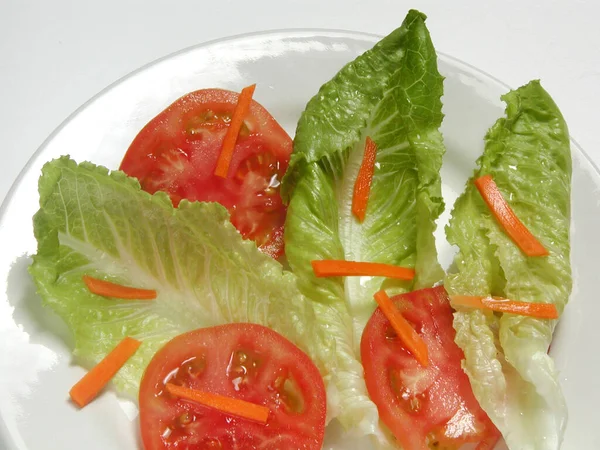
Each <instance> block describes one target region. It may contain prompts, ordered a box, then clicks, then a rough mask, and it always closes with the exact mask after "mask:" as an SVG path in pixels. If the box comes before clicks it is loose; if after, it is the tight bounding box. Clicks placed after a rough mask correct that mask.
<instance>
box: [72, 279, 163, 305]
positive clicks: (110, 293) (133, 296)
mask: <svg viewBox="0 0 600 450" xmlns="http://www.w3.org/2000/svg"><path fill="white" fill-rule="evenodd" d="M83 281H84V283H85V284H86V285H87V287H88V289H89V290H90V292H91V293H92V294H97V295H102V296H104V297H115V298H123V299H127V300H152V299H155V298H156V291H155V290H154V289H139V288H132V287H128V286H123V285H120V284H116V283H111V282H110V281H104V280H98V279H97V278H93V277H90V276H89V275H84V276H83Z"/></svg>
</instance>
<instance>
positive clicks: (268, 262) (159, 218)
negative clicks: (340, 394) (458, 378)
mask: <svg viewBox="0 0 600 450" xmlns="http://www.w3.org/2000/svg"><path fill="white" fill-rule="evenodd" d="M39 193H40V210H39V211H38V212H37V214H36V215H35V217H34V231H35V237H36V238H37V240H38V250H37V254H36V255H35V256H34V257H33V264H32V265H31V266H30V273H31V275H32V276H33V279H34V281H35V284H36V286H37V291H38V293H39V294H40V295H41V297H42V299H43V300H44V302H45V304H47V305H49V306H50V307H51V308H52V309H53V310H54V311H55V312H56V313H58V315H59V316H60V317H62V318H63V319H64V320H65V322H66V323H67V324H68V326H69V328H70V329H71V331H72V333H73V335H74V337H75V350H74V353H75V355H76V356H77V357H78V358H79V360H80V361H81V362H83V363H84V364H86V365H90V364H94V363H96V362H98V361H99V360H100V359H102V358H103V357H104V356H105V355H106V353H107V352H108V351H109V350H111V349H112V348H113V347H114V346H115V345H116V344H117V343H118V342H119V341H120V340H121V339H122V338H124V337H125V336H132V337H135V338H137V339H140V340H141V341H142V342H143V343H142V346H141V347H140V349H139V350H138V352H137V353H136V354H135V356H134V357H133V358H131V360H130V361H129V362H128V363H127V364H126V365H125V366H124V367H123V368H122V369H121V371H120V372H119V374H118V376H117V377H116V378H115V383H116V384H117V386H118V387H119V388H120V389H121V390H123V391H125V392H127V393H129V394H130V395H132V396H137V391H138V387H139V381H140V378H141V375H142V374H143V371H144V369H145V367H146V365H147V364H148V362H149V360H150V359H151V358H152V356H153V355H154V353H155V352H156V350H157V349H158V348H160V347H161V346H162V345H163V344H164V343H165V342H166V341H168V340H169V339H171V338H172V337H173V336H175V335H177V334H180V333H182V332H185V331H189V330H192V329H195V328H200V327H205V326H211V325H217V324H222V323H229V322H254V323H259V324H262V325H266V326H269V327H271V328H273V329H274V330H277V331H278V332H280V333H281V334H283V335H284V336H286V337H287V338H289V339H290V340H291V341H292V342H294V343H296V344H297V345H299V346H300V347H301V348H302V349H303V350H304V351H306V352H307V353H308V354H309V355H310V356H311V357H312V358H313V360H314V361H315V362H316V363H317V364H318V365H319V366H320V369H321V370H323V361H324V360H326V359H327V358H328V357H327V356H325V357H322V356H319V355H326V353H323V352H326V351H327V346H326V345H325V344H324V339H323V338H322V332H321V331H320V330H319V329H317V328H315V326H314V325H313V324H314V323H315V316H314V311H313V308H312V304H311V302H309V301H307V300H306V299H305V298H304V297H303V296H302V294H301V293H300V291H299V290H298V288H297V285H296V279H295V277H294V276H293V275H292V274H291V273H289V272H284V271H283V269H282V266H281V265H280V264H279V263H277V262H276V261H274V260H273V259H271V258H270V257H268V256H266V255H264V254H262V253H261V252H259V251H258V250H257V248H256V245H255V244H254V243H253V242H251V241H244V240H243V239H242V238H241V235H240V234H239V233H238V232H237V231H236V229H235V228H234V227H233V225H231V223H230V221H229V215H228V213H227V211H226V210H225V208H223V207H222V206H221V205H219V204H217V203H198V202H195V203H189V202H187V201H183V202H182V203H181V204H180V206H179V208H177V209H176V208H173V206H172V204H171V202H170V200H169V198H168V197H167V195H166V194H163V193H157V194H156V195H150V194H148V193H146V192H144V191H142V190H140V186H139V183H138V182H137V181H136V180H135V179H133V178H128V177H127V176H126V175H125V174H124V173H122V172H117V171H114V172H112V173H110V174H109V173H108V170H107V169H105V168H103V167H98V166H94V165H93V164H91V163H81V164H79V165H77V164H76V163H75V162H74V161H73V160H71V159H69V158H68V157H62V158H60V159H57V160H54V161H51V162H49V163H47V164H46V165H45V166H44V168H43V171H42V176H41V178H40V181H39ZM84 274H89V275H91V276H94V277H99V278H103V279H107V280H111V281H113V282H116V283H121V284H124V285H133V286H136V287H144V288H151V289H156V290H157V291H158V297H157V299H156V300H153V301H130V300H116V299H107V298H103V297H100V296H97V295H94V294H91V293H90V292H89V291H88V290H87V288H86V286H85V285H84V283H83V281H82V275H84ZM321 346H322V347H321Z"/></svg>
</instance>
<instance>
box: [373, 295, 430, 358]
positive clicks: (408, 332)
mask: <svg viewBox="0 0 600 450" xmlns="http://www.w3.org/2000/svg"><path fill="white" fill-rule="evenodd" d="M374 297H375V301H376V302H377V304H378V305H379V308H380V309H381V311H382V312H383V314H384V315H385V317H386V318H387V320H389V321H390V324H391V325H392V328H393V329H394V331H395V332H396V334H397V335H398V337H399V338H400V339H401V340H402V342H403V343H404V345H406V347H407V348H408V350H410V352H411V353H412V354H413V356H414V357H415V359H416V360H417V361H419V363H420V364H421V365H422V366H423V367H427V365H428V364H429V361H428V352H427V344H425V341H423V339H422V338H421V336H419V335H418V333H417V332H416V331H415V330H414V328H413V327H411V326H410V323H408V322H407V321H406V319H405V318H404V317H403V316H402V314H401V313H400V311H399V310H398V308H396V305H394V302H392V300H391V299H390V298H389V297H388V295H387V293H386V292H385V291H379V292H377V293H375V296H374Z"/></svg>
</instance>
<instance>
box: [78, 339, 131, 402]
mask: <svg viewBox="0 0 600 450" xmlns="http://www.w3.org/2000/svg"><path fill="white" fill-rule="evenodd" d="M140 345H142V343H141V342H140V341H138V340H136V339H133V338H131V337H126V338H125V339H123V340H122V341H121V342H120V343H119V345H117V346H116V347H115V348H114V349H113V350H112V351H111V352H110V353H109V354H108V355H106V357H105V358H104V359H103V360H102V361H100V362H99V363H98V364H97V365H96V366H94V368H92V370H90V371H89V372H88V373H87V374H85V376H84V377H83V378H82V379H81V380H79V382H78V383H77V384H76V385H75V386H73V388H72V389H71V390H70V391H69V395H70V396H71V399H72V400H73V402H75V404H76V405H77V406H79V407H80V408H83V407H84V406H85V405H87V404H88V403H89V402H91V401H92V400H93V399H94V398H95V397H96V396H97V395H98V394H99V393H100V391H101V390H102V389H103V388H104V386H106V384H107V383H108V382H109V381H110V380H111V379H112V378H113V377H114V376H115V375H116V374H117V372H118V371H119V369H120V368H121V367H123V365H124V364H125V363H126V362H127V360H128V359H129V358H131V357H132V356H133V354H134V353H135V352H136V351H137V349H138V348H139V347H140Z"/></svg>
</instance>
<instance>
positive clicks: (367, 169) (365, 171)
mask: <svg viewBox="0 0 600 450" xmlns="http://www.w3.org/2000/svg"><path fill="white" fill-rule="evenodd" d="M376 155H377V145H376V144H375V142H373V141H372V140H371V138H370V137H368V136H367V140H366V141H365V153H364V155H363V160H362V164H361V165H360V169H359V170H358V176H357V177H356V181H355V182H354V195H353V196H352V213H353V214H354V216H355V217H356V218H357V219H358V221H359V222H362V221H363V220H365V213H366V212H367V203H368V201H369V193H370V192H371V183H372V182H373V172H375V156H376Z"/></svg>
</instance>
